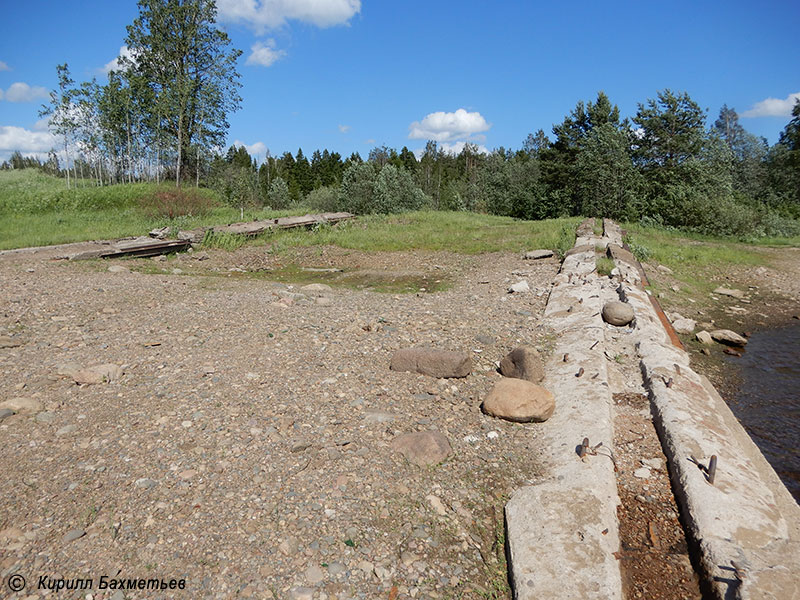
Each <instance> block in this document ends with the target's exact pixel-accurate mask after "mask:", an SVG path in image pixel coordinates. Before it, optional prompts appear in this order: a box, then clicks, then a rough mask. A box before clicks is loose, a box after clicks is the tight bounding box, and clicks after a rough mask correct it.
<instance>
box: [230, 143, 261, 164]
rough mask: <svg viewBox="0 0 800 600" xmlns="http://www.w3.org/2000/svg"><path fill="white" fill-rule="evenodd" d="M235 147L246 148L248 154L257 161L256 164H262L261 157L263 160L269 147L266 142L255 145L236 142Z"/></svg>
mask: <svg viewBox="0 0 800 600" xmlns="http://www.w3.org/2000/svg"><path fill="white" fill-rule="evenodd" d="M233 145H234V146H238V147H239V148H242V147H244V149H245V150H247V153H248V154H249V155H250V156H252V157H253V158H255V159H256V162H260V161H259V157H261V158H262V159H263V157H264V154H265V153H266V151H267V145H266V144H265V143H264V142H256V143H255V144H250V145H248V144H245V143H244V142H242V141H240V140H234V141H233Z"/></svg>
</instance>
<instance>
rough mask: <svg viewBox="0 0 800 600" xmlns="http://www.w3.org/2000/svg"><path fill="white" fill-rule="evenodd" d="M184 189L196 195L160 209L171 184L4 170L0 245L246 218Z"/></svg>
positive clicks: (266, 214) (255, 213)
mask: <svg viewBox="0 0 800 600" xmlns="http://www.w3.org/2000/svg"><path fill="white" fill-rule="evenodd" d="M185 189H188V190H191V194H190V195H192V196H193V197H194V199H193V200H191V201H190V202H189V203H188V204H185V205H184V206H183V207H182V209H181V210H178V211H172V210H162V209H163V208H164V206H162V204H163V202H161V201H160V199H159V198H160V197H161V198H165V197H167V198H169V197H172V196H174V195H175V187H174V186H172V185H162V186H159V185H156V184H150V183H134V184H120V185H111V186H105V187H91V186H87V187H74V188H72V189H69V190H68V189H67V187H66V184H65V182H64V180H63V179H58V178H56V177H53V176H50V175H46V174H44V173H41V172H40V171H38V170H36V169H23V170H14V171H0V250H6V249H9V248H24V247H27V246H44V245H49V244H62V243H67V242H79V241H85V240H96V239H110V238H119V237H128V236H138V235H146V234H147V232H148V231H150V230H151V229H153V228H156V227H170V228H173V229H193V228H195V227H200V226H210V225H220V224H226V223H233V222H236V221H239V220H240V219H241V218H242V214H241V213H240V211H239V210H238V209H236V208H233V207H230V206H227V205H224V204H222V203H221V202H219V200H218V197H217V195H216V193H215V192H213V191H212V190H208V189H199V190H194V189H192V188H185ZM168 208H169V207H168ZM184 209H185V210H184ZM197 209H201V210H197ZM298 210H300V209H297V210H295V211H290V210H286V211H263V210H246V211H244V220H255V219H271V218H275V217H278V216H285V215H287V214H297V212H298ZM180 213H185V214H180Z"/></svg>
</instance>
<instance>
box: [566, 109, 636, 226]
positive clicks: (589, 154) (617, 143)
mask: <svg viewBox="0 0 800 600" xmlns="http://www.w3.org/2000/svg"><path fill="white" fill-rule="evenodd" d="M629 148H630V141H629V137H628V134H627V133H625V132H623V131H620V130H619V129H617V128H616V127H614V126H613V125H612V124H611V123H603V124H602V125H599V126H597V127H594V128H593V129H592V130H591V131H590V132H589V134H588V135H586V137H585V138H584V139H583V140H582V142H581V150H580V153H579V154H578V158H577V160H576V163H575V187H576V192H577V196H578V202H579V204H578V205H579V211H580V213H581V214H584V215H587V216H592V217H609V218H613V219H626V218H630V217H631V216H632V215H634V214H636V213H637V212H638V207H637V199H638V197H639V195H640V194H641V188H642V182H641V177H640V175H639V173H638V172H637V171H636V169H635V168H634V166H633V163H632V161H631V156H630V152H629Z"/></svg>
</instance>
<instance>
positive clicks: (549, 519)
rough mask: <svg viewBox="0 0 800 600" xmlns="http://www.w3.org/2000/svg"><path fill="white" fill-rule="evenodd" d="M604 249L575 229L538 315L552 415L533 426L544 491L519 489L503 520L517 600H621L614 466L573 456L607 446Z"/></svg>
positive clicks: (588, 234)
mask: <svg viewBox="0 0 800 600" xmlns="http://www.w3.org/2000/svg"><path fill="white" fill-rule="evenodd" d="M607 242H608V240H601V239H600V238H597V237H596V236H594V235H593V233H592V232H591V227H588V229H587V228H586V227H584V228H583V230H581V229H579V231H578V240H577V241H576V244H575V249H574V250H575V252H572V253H570V254H569V255H568V256H567V257H566V258H565V259H564V263H563V265H562V267H561V272H560V273H559V275H558V276H557V277H556V281H555V285H554V287H553V289H552V290H551V292H550V297H549V299H548V302H547V308H546V309H545V325H546V326H547V327H548V329H549V330H550V331H551V332H552V333H553V334H555V335H556V336H557V341H556V347H555V349H554V351H553V354H552V357H551V359H550V360H549V361H548V363H547V364H546V366H545V381H544V385H545V386H546V387H547V388H548V389H549V390H550V391H552V392H553V394H554V395H555V397H556V411H555V413H554V415H553V416H552V417H551V418H550V419H549V420H548V421H547V422H546V423H543V424H542V427H541V431H542V435H543V437H544V438H545V443H544V446H545V448H546V449H547V451H548V452H549V454H547V455H545V456H544V462H545V464H546V466H547V467H548V468H549V470H550V473H549V478H548V479H547V480H545V481H544V482H542V483H540V484H537V485H532V486H527V487H524V488H521V489H519V490H517V492H515V493H514V495H513V496H512V498H511V500H510V501H509V502H508V504H507V505H506V511H505V512H506V529H507V544H508V553H509V561H510V571H511V576H512V584H513V588H514V597H515V598H517V599H518V600H529V599H534V598H536V599H542V598H548V599H558V598H564V599H567V598H570V599H572V598H582V599H591V598H597V599H603V600H609V599H610V600H615V599H621V598H622V578H621V575H620V569H619V563H618V561H617V559H616V557H615V556H614V553H615V552H616V551H617V550H618V549H619V531H618V523H617V513H616V511H617V505H618V504H619V497H618V495H617V483H616V477H615V475H614V465H613V462H612V460H611V459H610V458H609V456H608V455H603V451H601V452H600V453H599V454H598V455H596V456H588V457H586V459H584V460H581V459H580V458H579V456H578V448H579V447H580V445H581V442H582V440H583V439H584V438H587V437H588V438H589V443H590V445H592V446H594V445H597V444H598V443H600V442H602V443H603V446H602V447H601V448H603V449H610V447H611V444H612V443H613V439H614V438H613V414H612V408H613V401H612V397H611V390H610V388H609V385H608V381H607V374H606V361H605V359H604V356H603V350H604V344H603V338H604V324H603V321H602V318H601V316H600V311H601V308H602V305H601V293H600V286H599V282H598V279H597V276H596V274H595V272H594V271H595V260H594V252H595V251H594V248H595V245H596V244H606V243H607ZM579 249H580V250H579ZM564 355H568V357H567V360H566V361H565V360H564Z"/></svg>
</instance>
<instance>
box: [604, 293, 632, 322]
mask: <svg viewBox="0 0 800 600" xmlns="http://www.w3.org/2000/svg"><path fill="white" fill-rule="evenodd" d="M603 320H604V321H605V322H606V323H610V324H611V325H616V326H617V327H623V326H625V325H627V324H628V323H630V322H631V321H633V308H631V305H630V304H628V303H627V302H620V301H618V300H614V301H612V302H606V304H605V306H603Z"/></svg>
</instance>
